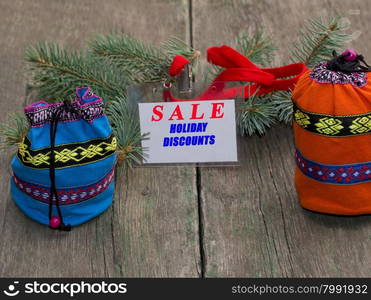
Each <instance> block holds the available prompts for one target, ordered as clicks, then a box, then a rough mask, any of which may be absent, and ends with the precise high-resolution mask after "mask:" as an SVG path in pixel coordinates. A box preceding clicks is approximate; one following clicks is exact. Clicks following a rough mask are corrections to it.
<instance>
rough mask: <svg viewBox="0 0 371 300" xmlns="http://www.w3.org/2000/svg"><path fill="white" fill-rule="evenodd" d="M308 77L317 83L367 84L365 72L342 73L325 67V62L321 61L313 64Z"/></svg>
mask: <svg viewBox="0 0 371 300" xmlns="http://www.w3.org/2000/svg"><path fill="white" fill-rule="evenodd" d="M309 76H310V78H311V79H312V80H314V81H316V82H318V83H334V84H345V83H350V84H352V85H354V86H356V87H363V86H365V85H366V84H367V74H366V73H358V72H354V73H349V74H346V73H343V72H337V71H332V70H328V69H327V63H326V62H322V63H319V64H318V65H317V66H315V67H314V68H313V70H312V72H311V73H310V75H309Z"/></svg>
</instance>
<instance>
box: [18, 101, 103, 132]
mask: <svg viewBox="0 0 371 300" xmlns="http://www.w3.org/2000/svg"><path fill="white" fill-rule="evenodd" d="M62 105H63V103H55V104H50V105H42V106H37V107H35V108H34V109H32V110H25V115H26V117H27V119H28V122H29V123H30V126H31V127H40V126H42V125H45V124H47V123H50V122H51V118H52V115H53V114H54V112H55V111H56V110H57V108H58V107H60V106H62ZM71 105H72V106H73V108H74V109H75V110H76V112H77V113H75V112H67V111H65V110H63V111H62V113H61V115H60V119H59V122H71V121H77V120H81V119H84V120H86V121H89V122H91V121H93V120H95V119H96V118H99V117H100V116H102V115H103V102H94V103H89V104H87V105H85V106H81V105H80V104H79V102H78V101H73V102H72V103H71Z"/></svg>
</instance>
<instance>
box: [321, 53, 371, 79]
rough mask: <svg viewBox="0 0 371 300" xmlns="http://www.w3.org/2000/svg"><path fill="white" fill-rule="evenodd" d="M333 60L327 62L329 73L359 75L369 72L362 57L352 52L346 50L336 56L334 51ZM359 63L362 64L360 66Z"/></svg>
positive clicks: (369, 68) (369, 67) (370, 69)
mask: <svg viewBox="0 0 371 300" xmlns="http://www.w3.org/2000/svg"><path fill="white" fill-rule="evenodd" d="M332 56H333V58H332V59H331V60H329V61H328V62H327V69H328V70H331V71H338V72H343V73H359V72H370V71H371V66H369V65H368V64H367V63H366V61H365V59H364V57H363V55H358V54H357V53H355V52H354V50H351V49H350V50H349V49H348V50H346V51H344V52H343V53H342V54H340V55H337V53H336V51H335V50H334V51H333V52H332ZM361 63H363V64H364V66H363V65H361Z"/></svg>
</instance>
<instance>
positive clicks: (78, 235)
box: [0, 0, 200, 277]
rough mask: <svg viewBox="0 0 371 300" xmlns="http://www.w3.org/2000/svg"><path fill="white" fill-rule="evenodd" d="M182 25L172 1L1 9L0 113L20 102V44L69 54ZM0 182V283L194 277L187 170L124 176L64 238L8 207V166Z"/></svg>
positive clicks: (1, 5) (179, 30) (180, 7)
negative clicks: (105, 203)
mask: <svg viewBox="0 0 371 300" xmlns="http://www.w3.org/2000/svg"><path fill="white" fill-rule="evenodd" d="M164 16H166V17H164ZM188 17H189V15H188V4H187V2H180V1H166V0H163V1H151V2H149V1H145V0H142V1H138V0H136V1H134V0H133V1H131V0H129V1H118V0H109V1H98V0H94V1H77V2H76V1H47V0H37V1H25V0H22V1H19V0H17V1H13V0H4V1H1V2H0V18H1V20H2V21H1V22H2V23H1V24H2V25H1V27H0V36H1V37H2V38H1V40H0V46H1V47H0V59H1V61H0V66H1V68H0V89H1V91H2V101H1V102H0V109H1V110H2V111H3V112H8V111H14V110H17V109H21V107H22V106H23V105H24V103H25V102H27V101H28V100H26V101H25V93H24V89H25V88H24V86H25V85H24V84H25V80H24V74H23V59H22V58H23V51H24V48H25V47H26V46H28V45H30V44H33V43H36V42H37V41H39V40H51V41H55V42H58V43H60V44H61V45H63V46H65V47H71V48H77V47H82V46H83V45H84V43H85V41H86V40H87V39H89V38H93V37H94V35H95V34H97V33H107V32H112V31H124V32H126V33H129V34H133V35H135V36H136V37H138V38H140V39H144V40H148V41H149V42H155V43H158V42H161V41H163V40H165V39H167V38H168V37H169V36H171V35H177V36H179V37H181V38H183V39H187V38H189V37H188V32H189V30H188V22H189V20H188ZM154 24H156V26H153V25H154ZM1 118H2V120H3V118H4V114H2V116H1ZM2 120H1V121H2ZM0 172H1V173H0V175H1V178H2V179H3V180H1V182H0V190H1V191H2V195H3V197H2V199H1V201H0V220H1V222H0V226H1V228H0V230H1V232H2V235H1V238H0V262H1V263H0V276H2V277H4V276H22V277H23V276H25V277H29V276H30V277H32V276H39V277H106V276H107V277H112V276H132V277H136V276H153V277H171V276H187V277H195V276H198V274H199V272H200V271H199V261H200V258H199V245H198V212H197V196H196V174H195V169H194V168H188V167H178V168H151V169H150V168H148V169H136V170H132V171H131V172H130V174H126V176H124V177H123V178H120V179H119V180H118V184H117V192H116V197H115V201H114V205H113V206H112V207H111V208H110V209H109V210H108V211H107V212H105V213H104V214H103V215H101V216H100V217H98V218H97V219H94V220H92V221H91V222H89V223H87V224H85V225H82V226H79V227H77V228H74V229H73V231H71V232H70V233H63V232H55V231H51V230H49V229H48V228H46V227H43V226H41V225H38V224H36V223H35V222H33V221H31V220H29V219H27V218H25V217H24V216H23V215H22V213H20V212H19V210H18V209H17V208H16V207H15V205H14V204H13V202H12V201H11V200H10V196H9V184H8V181H9V177H10V170H9V161H8V160H6V159H3V160H2V161H1V168H0Z"/></svg>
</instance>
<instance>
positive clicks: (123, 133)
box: [106, 98, 146, 169]
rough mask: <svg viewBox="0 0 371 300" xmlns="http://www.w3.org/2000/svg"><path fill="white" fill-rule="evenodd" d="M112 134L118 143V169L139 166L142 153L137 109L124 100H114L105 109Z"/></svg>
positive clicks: (142, 137) (141, 138) (141, 136)
mask: <svg viewBox="0 0 371 300" xmlns="http://www.w3.org/2000/svg"><path fill="white" fill-rule="evenodd" d="M106 114H107V116H108V118H109V120H110V123H111V126H112V129H113V133H114V135H115V136H116V138H117V142H118V150H117V153H118V167H119V169H123V168H126V167H132V166H133V165H135V164H141V163H142V160H143V157H144V152H143V149H142V146H141V141H142V140H143V139H145V138H146V136H143V135H141V133H140V125H139V114H138V111H137V107H136V106H134V105H131V104H129V103H128V101H127V99H125V98H116V99H115V100H113V101H111V102H110V103H109V105H108V107H107V108H106Z"/></svg>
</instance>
